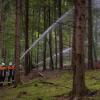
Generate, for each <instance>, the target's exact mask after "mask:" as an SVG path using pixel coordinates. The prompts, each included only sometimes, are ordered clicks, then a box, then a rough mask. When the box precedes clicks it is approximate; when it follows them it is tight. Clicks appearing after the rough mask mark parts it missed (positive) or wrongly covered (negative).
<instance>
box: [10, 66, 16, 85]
mask: <svg viewBox="0 0 100 100" xmlns="http://www.w3.org/2000/svg"><path fill="white" fill-rule="evenodd" d="M14 74H15V66H13V65H11V66H8V85H10V82H11V83H14Z"/></svg>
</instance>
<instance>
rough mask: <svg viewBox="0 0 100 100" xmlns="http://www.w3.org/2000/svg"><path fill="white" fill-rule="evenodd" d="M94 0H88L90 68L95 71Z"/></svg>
mask: <svg viewBox="0 0 100 100" xmlns="http://www.w3.org/2000/svg"><path fill="white" fill-rule="evenodd" d="M92 24H93V23H92V0H88V68H89V69H94V65H93V25H92Z"/></svg>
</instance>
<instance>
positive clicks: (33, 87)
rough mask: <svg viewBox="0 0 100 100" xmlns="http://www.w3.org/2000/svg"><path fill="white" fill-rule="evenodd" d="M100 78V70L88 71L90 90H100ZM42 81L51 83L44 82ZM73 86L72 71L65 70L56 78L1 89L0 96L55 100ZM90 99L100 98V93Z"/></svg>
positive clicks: (4, 97) (36, 80) (4, 98)
mask: <svg viewBox="0 0 100 100" xmlns="http://www.w3.org/2000/svg"><path fill="white" fill-rule="evenodd" d="M99 79H100V71H88V72H86V85H87V87H88V88H89V89H90V90H100V80H99ZM42 81H46V82H48V83H50V84H44V83H43V82H42ZM51 83H52V84H51ZM71 88H72V73H71V72H64V73H63V74H61V75H59V77H57V78H56V79H52V78H51V79H46V80H40V79H35V80H33V82H32V83H31V84H27V85H20V86H18V87H17V88H10V87H9V88H4V89H0V98H3V99H2V100H54V98H55V96H59V95H68V93H69V91H71ZM89 99H90V100H100V95H96V96H94V97H89Z"/></svg>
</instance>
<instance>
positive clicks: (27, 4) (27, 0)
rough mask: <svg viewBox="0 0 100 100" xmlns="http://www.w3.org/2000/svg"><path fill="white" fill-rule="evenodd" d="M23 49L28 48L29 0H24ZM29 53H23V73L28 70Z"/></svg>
mask: <svg viewBox="0 0 100 100" xmlns="http://www.w3.org/2000/svg"><path fill="white" fill-rule="evenodd" d="M25 11H26V13H25V51H26V50H27V49H28V48H29V32H28V29H29V0H25ZM29 60H30V53H27V54H26V55H25V75H27V74H28V73H29V72H30V66H29V63H30V61H29Z"/></svg>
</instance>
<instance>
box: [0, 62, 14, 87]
mask: <svg viewBox="0 0 100 100" xmlns="http://www.w3.org/2000/svg"><path fill="white" fill-rule="evenodd" d="M14 74H15V66H14V65H13V64H12V63H9V65H8V66H6V65H5V63H2V65H0V87H2V86H3V85H4V82H5V80H7V81H8V82H7V83H8V85H11V84H14Z"/></svg>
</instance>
